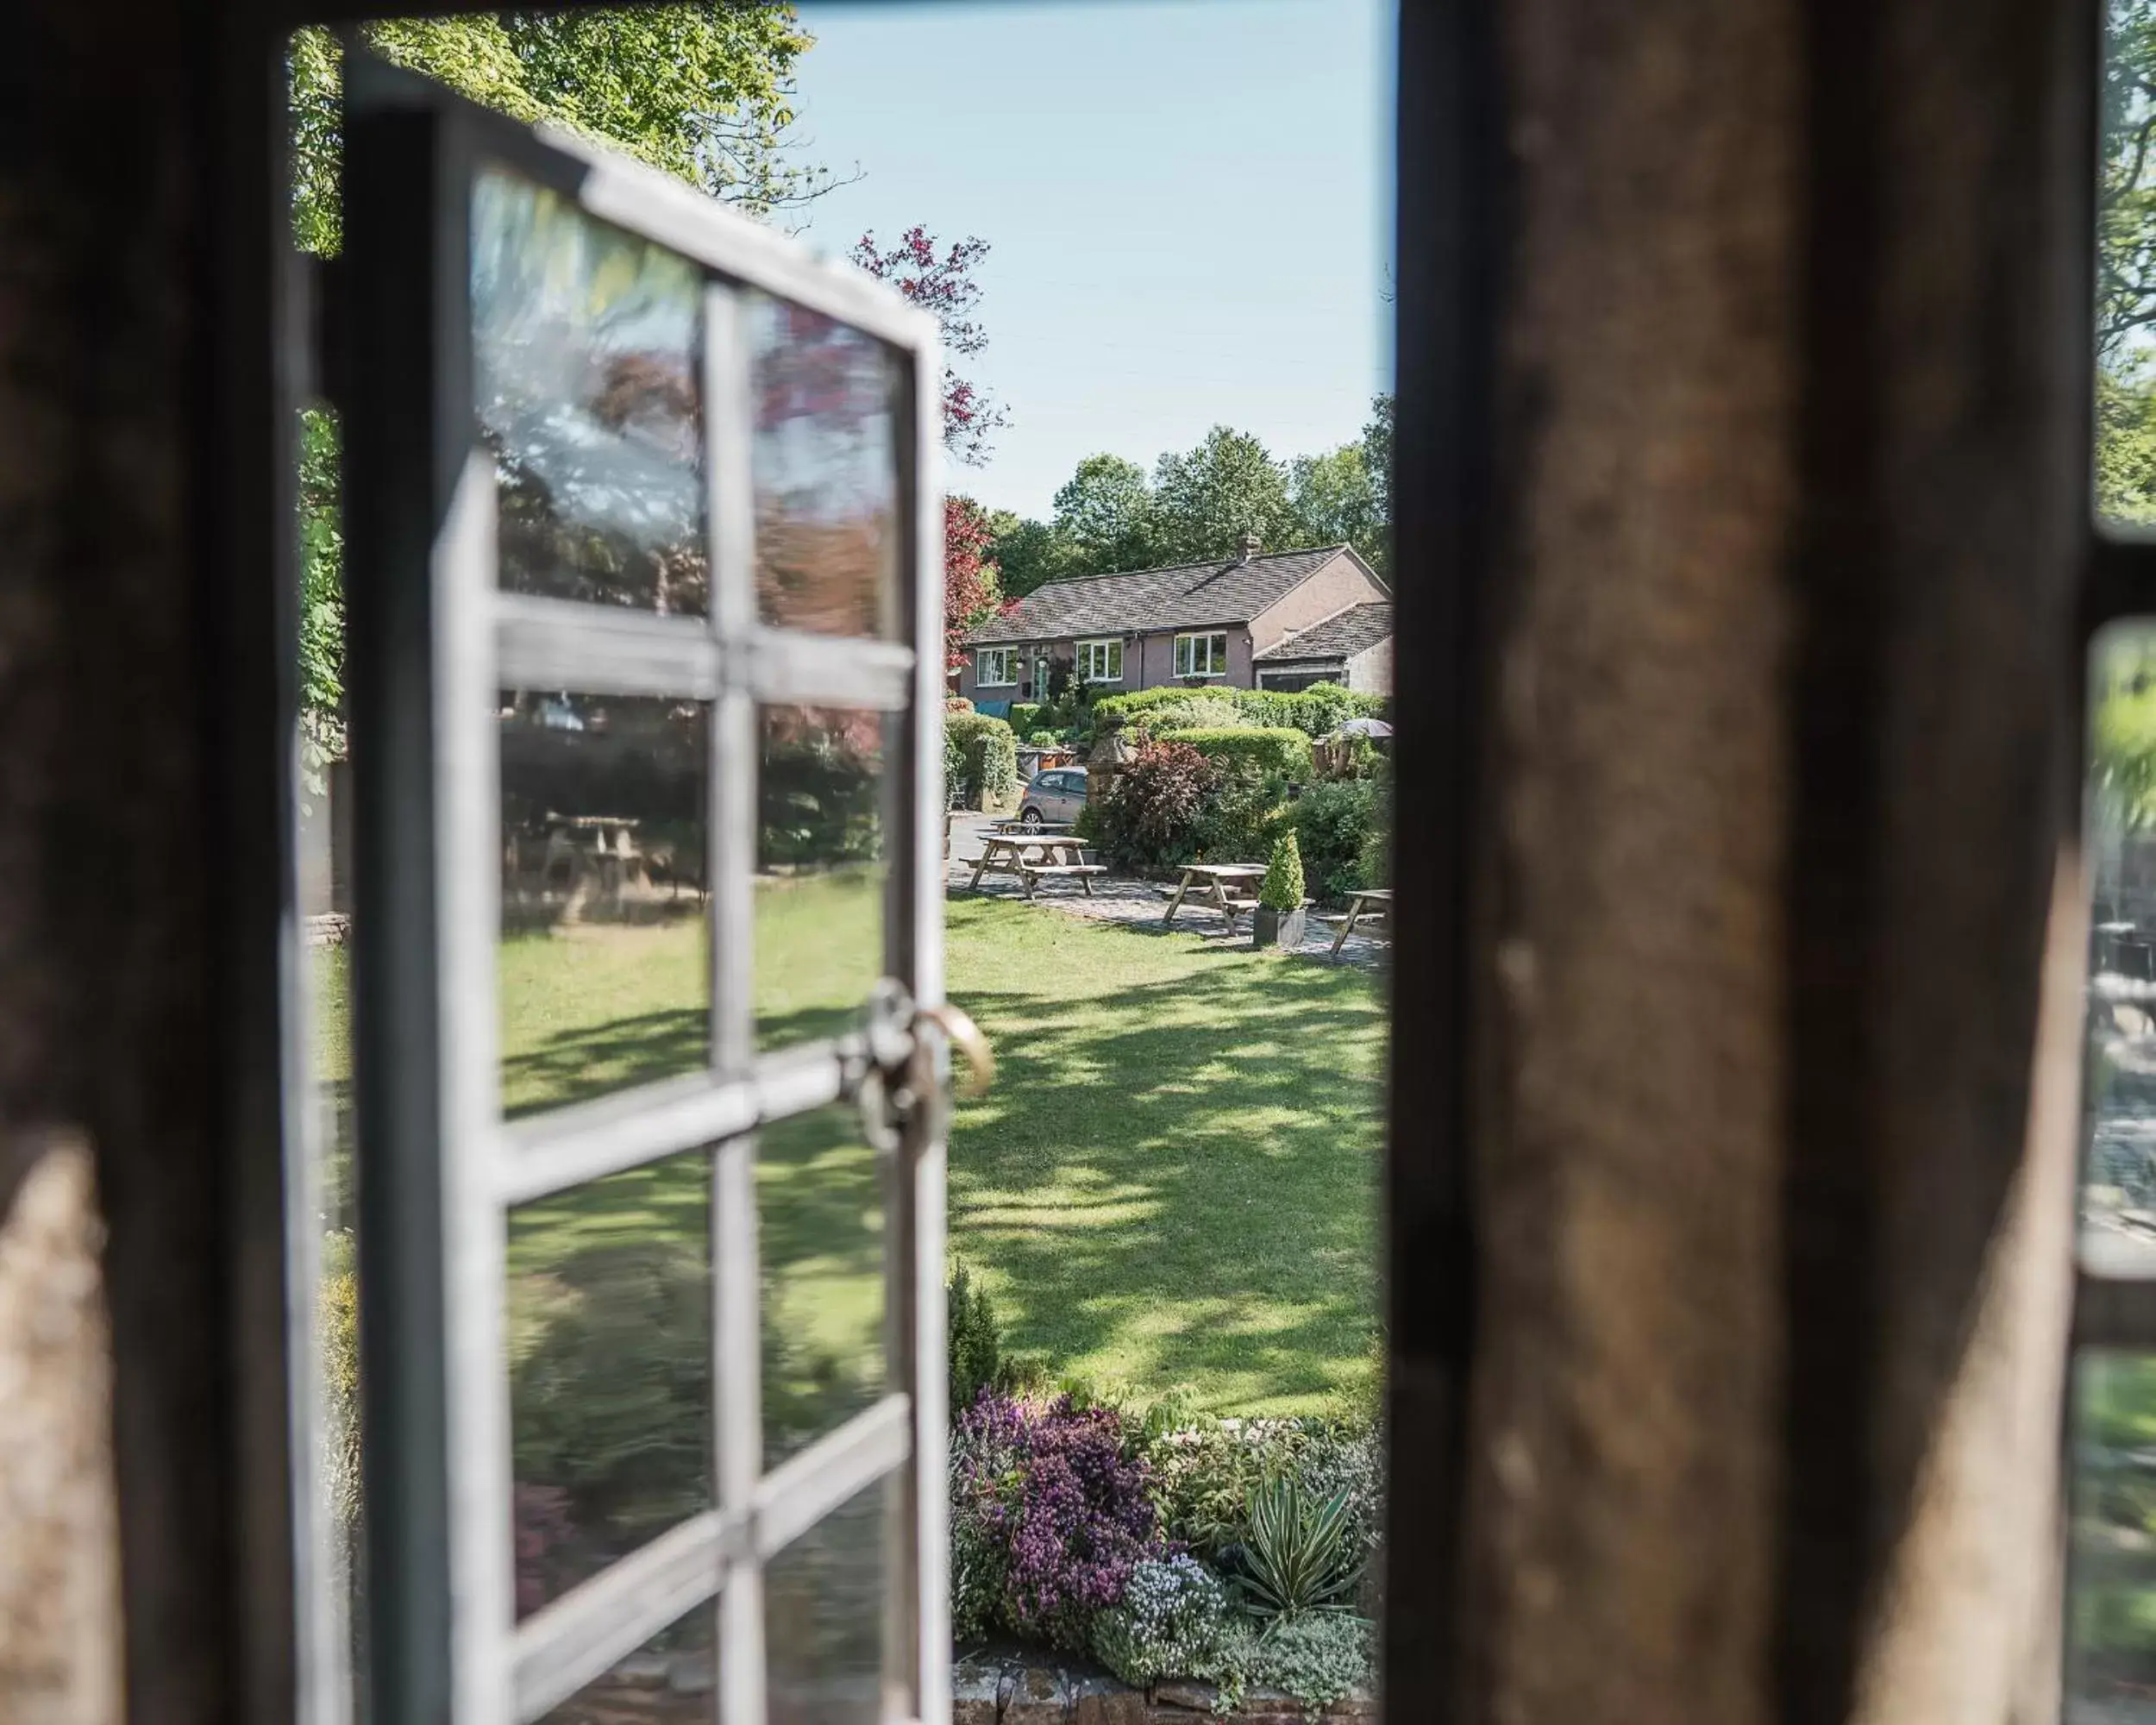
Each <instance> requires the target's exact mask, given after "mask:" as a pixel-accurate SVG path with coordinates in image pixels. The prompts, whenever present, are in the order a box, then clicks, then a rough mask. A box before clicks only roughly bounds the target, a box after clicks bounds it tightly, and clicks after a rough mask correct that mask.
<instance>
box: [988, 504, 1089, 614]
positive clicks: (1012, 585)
mask: <svg viewBox="0 0 2156 1725" xmlns="http://www.w3.org/2000/svg"><path fill="white" fill-rule="evenodd" d="M988 524H989V527H990V529H991V530H992V531H993V533H994V535H995V538H994V540H993V543H991V544H990V546H989V548H988V555H989V556H990V557H992V558H993V560H994V561H995V566H996V579H997V580H999V581H1000V582H1001V584H1002V586H1003V593H1004V597H1005V598H1006V599H1024V598H1025V595H1026V594H1028V593H1031V592H1032V591H1033V590H1034V589H1035V588H1037V587H1039V586H1044V584H1046V583H1047V582H1049V581H1054V580H1062V578H1063V577H1064V576H1066V575H1072V574H1079V573H1080V568H1079V552H1078V548H1077V547H1076V546H1075V545H1073V544H1072V543H1070V542H1069V540H1068V539H1066V538H1065V537H1064V536H1062V534H1060V533H1058V532H1057V531H1056V529H1055V528H1054V527H1053V526H1052V525H1050V524H1049V523H1047V522H1045V521H1027V520H1022V519H1020V518H1019V517H1018V516H1016V515H1014V514H1012V512H1011V511H1009V510H1007V509H999V510H997V511H995V513H994V514H993V515H991V516H990V517H988Z"/></svg>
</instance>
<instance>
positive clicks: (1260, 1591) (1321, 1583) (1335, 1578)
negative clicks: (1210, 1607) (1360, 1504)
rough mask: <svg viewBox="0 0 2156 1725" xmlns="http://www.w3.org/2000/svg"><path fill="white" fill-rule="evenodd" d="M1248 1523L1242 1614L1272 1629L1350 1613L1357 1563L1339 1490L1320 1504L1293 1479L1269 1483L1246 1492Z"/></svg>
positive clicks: (1359, 1574)
mask: <svg viewBox="0 0 2156 1725" xmlns="http://www.w3.org/2000/svg"><path fill="white" fill-rule="evenodd" d="M1353 1523H1354V1517H1353V1510H1352V1506H1351V1502H1350V1501H1349V1496H1348V1494H1347V1493H1346V1492H1344V1491H1339V1492H1335V1493H1334V1494H1333V1495H1332V1496H1330V1497H1322V1498H1321V1497H1319V1496H1317V1495H1316V1494H1315V1493H1314V1492H1312V1491H1309V1490H1306V1489H1305V1488H1304V1486H1303V1485H1302V1484H1301V1482H1300V1481H1299V1480H1296V1479H1294V1478H1289V1477H1281V1478H1275V1479H1269V1480H1266V1481H1265V1482H1263V1484H1259V1485H1257V1486H1256V1487H1254V1488H1253V1489H1252V1490H1251V1492H1250V1537H1249V1539H1248V1540H1245V1541H1244V1563H1243V1573H1242V1574H1241V1575H1240V1576H1239V1577H1238V1578H1237V1585H1238V1589H1239V1590H1240V1591H1241V1593H1242V1596H1243V1604H1244V1609H1246V1610H1247V1611H1249V1612H1250V1615H1252V1616H1254V1617H1257V1618H1258V1619H1260V1620H1261V1621H1263V1622H1268V1623H1273V1622H1285V1621H1287V1620H1288V1619H1291V1618H1294V1617H1300V1616H1301V1615H1304V1614H1305V1613H1307V1612H1312V1611H1345V1610H1348V1609H1351V1606H1352V1603H1353V1602H1354V1598H1355V1590H1356V1586H1357V1583H1359V1582H1360V1581H1361V1580H1362V1578H1363V1563H1364V1561H1365V1559H1364V1557H1363V1553H1361V1552H1359V1551H1357V1549H1356V1545H1357V1542H1356V1541H1355V1540H1353V1539H1352V1538H1351V1534H1352V1530H1353Z"/></svg>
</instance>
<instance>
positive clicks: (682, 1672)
mask: <svg viewBox="0 0 2156 1725" xmlns="http://www.w3.org/2000/svg"><path fill="white" fill-rule="evenodd" d="M712 1609H713V1608H712V1607H711V1606H709V1605H699V1606H698V1607H697V1608H696V1609H695V1610H693V1611H692V1612H690V1613H689V1614H688V1615H686V1616H685V1617H682V1618H680V1620H679V1621H677V1622H674V1624H673V1625H671V1626H670V1627H669V1628H666V1629H664V1630H661V1632H660V1633H659V1634H656V1635H655V1636H653V1637H652V1639H651V1640H649V1641H647V1642H645V1643H644V1644H643V1646H642V1647H639V1648H638V1649H637V1650H636V1652H635V1653H631V1654H630V1656H629V1657H628V1658H627V1659H623V1660H621V1661H620V1662H619V1663H618V1664H617V1665H615V1666H614V1667H613V1669H612V1670H611V1671H609V1672H607V1673H606V1674H605V1676H604V1677H601V1678H594V1679H593V1680H592V1682H590V1683H588V1684H585V1686H584V1687H583V1688H582V1689H580V1690H579V1691H577V1692H576V1693H575V1694H574V1695H573V1696H571V1697H569V1698H568V1699H567V1701H565V1702H562V1703H561V1704H560V1705H559V1706H557V1707H554V1708H551V1709H548V1711H547V1712H545V1713H543V1714H542V1715H541V1716H540V1717H539V1725H709V1722H710V1721H711V1719H712V1718H713V1717H715V1715H714V1713H713V1710H712V1709H713V1706H714V1704H715V1697H716V1695H717V1692H718V1684H717V1683H716V1681H715V1678H716V1676H717V1673H718V1663H717V1661H718V1639H717V1637H716V1636H715V1635H714V1634H712V1630H713V1627H714V1624H713V1618H712Z"/></svg>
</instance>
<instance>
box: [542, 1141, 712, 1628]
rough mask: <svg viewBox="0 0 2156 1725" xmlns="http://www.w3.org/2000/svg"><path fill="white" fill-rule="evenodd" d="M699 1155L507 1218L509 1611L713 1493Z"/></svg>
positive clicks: (575, 1577) (707, 1201)
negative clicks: (511, 1468) (512, 1545)
mask: <svg viewBox="0 0 2156 1725" xmlns="http://www.w3.org/2000/svg"><path fill="white" fill-rule="evenodd" d="M508 1306H509V1356H510V1430H511V1444H512V1447H513V1451H514V1455H515V1462H516V1472H515V1479H516V1485H515V1491H516V1521H517V1615H519V1616H523V1615H527V1614H529V1613H530V1612H532V1611H535V1610H536V1609H538V1608H539V1607H540V1606H542V1605H543V1604H545V1603H547V1601H548V1600H549V1599H553V1598H555V1597H557V1596H560V1595H561V1593H563V1592H565V1591H567V1590H568V1589H569V1588H571V1587H573V1586H574V1585H575V1584H577V1583H578V1582H580V1581H582V1580H584V1579H585V1578H586V1577H588V1576H591V1575H594V1574H596V1573H598V1571H599V1570H601V1569H603V1568H605V1566H606V1565H608V1564H609V1563H611V1562H612V1561H613V1560H614V1559H616V1558H618V1557H621V1556H622V1555H624V1553H628V1552H630V1551H633V1550H634V1549H635V1548H636V1546H640V1545H642V1544H643V1543H644V1542H645V1541H646V1540H649V1539H652V1538H654V1537H655V1536H656V1535H657V1534H662V1533H664V1532H665V1531H666V1530H667V1528H668V1527H672V1526H674V1524H675V1523H676V1522H678V1521H682V1520H684V1519H685V1518H686V1517H687V1516H690V1515H694V1514H696V1513H697V1512H698V1511H699V1510H701V1509H705V1508H707V1507H708V1506H709V1505H710V1503H711V1462H710V1458H711V1441H712V1437H711V1158H710V1157H709V1156H708V1155H707V1154H706V1153H705V1151H700V1150H699V1151H688V1152H686V1153H685V1154H683V1155H680V1156H674V1157H667V1158H666V1159H665V1160H663V1161H661V1162H655V1163H652V1164H649V1165H648V1166H646V1167H642V1168H634V1169H630V1170H628V1171H626V1172H624V1173H621V1174H613V1175H609V1176H607V1177H606V1178H605V1179H604V1180H596V1181H593V1182H592V1183H591V1184H590V1185H588V1186H584V1187H580V1188H579V1189H576V1190H574V1191H571V1192H565V1193H562V1194H561V1195H558V1196H555V1197H551V1198H546V1199H542V1200H541V1201H539V1202H537V1203H534V1204H526V1205H523V1206H521V1207H519V1208H517V1209H516V1210H513V1211H512V1212H511V1214H510V1219H509V1300H508Z"/></svg>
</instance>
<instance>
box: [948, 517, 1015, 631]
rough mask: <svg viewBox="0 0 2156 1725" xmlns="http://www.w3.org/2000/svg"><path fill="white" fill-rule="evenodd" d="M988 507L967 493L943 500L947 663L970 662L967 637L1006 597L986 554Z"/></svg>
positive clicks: (994, 568)
mask: <svg viewBox="0 0 2156 1725" xmlns="http://www.w3.org/2000/svg"><path fill="white" fill-rule="evenodd" d="M990 538H991V533H990V530H989V526H988V513H987V511H986V510H984V509H982V508H981V505H979V504H977V503H975V501H974V500H973V499H971V498H969V497H950V498H946V499H944V500H943V666H944V668H945V669H946V670H952V671H955V670H956V669H957V668H959V667H960V666H961V665H962V664H964V663H965V662H966V649H965V645H964V643H965V638H966V632H967V630H970V629H975V628H978V627H979V626H980V625H981V624H982V623H984V622H985V621H987V618H989V617H990V616H991V615H993V613H994V612H995V609H996V607H997V606H998V605H1000V603H1001V602H1002V599H1003V594H1002V593H1001V592H1000V589H999V588H998V586H997V585H996V566H995V564H994V562H993V560H992V559H991V558H990V556H989V555H988V545H989V541H990Z"/></svg>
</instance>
